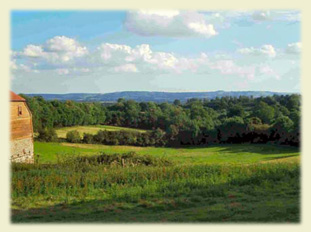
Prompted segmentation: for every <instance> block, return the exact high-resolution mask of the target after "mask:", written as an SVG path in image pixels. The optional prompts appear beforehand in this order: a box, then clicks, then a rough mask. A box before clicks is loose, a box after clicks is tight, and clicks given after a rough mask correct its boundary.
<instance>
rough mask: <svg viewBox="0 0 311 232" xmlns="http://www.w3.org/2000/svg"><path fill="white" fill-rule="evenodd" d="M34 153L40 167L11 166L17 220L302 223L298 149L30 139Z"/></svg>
mask: <svg viewBox="0 0 311 232" xmlns="http://www.w3.org/2000/svg"><path fill="white" fill-rule="evenodd" d="M129 152H132V153H130V154H128V153H129ZM35 153H36V154H38V155H39V156H38V157H37V159H38V161H39V163H38V164H34V165H13V166H12V170H13V174H12V190H11V195H12V221H13V222H16V223H19V222H23V223H24V222H31V223H33V222H57V223H60V222H131V223H135V222H159V223H165V222H213V223H215V222H216V223H218V222H219V223H226V222H280V223H281V222H299V220H300V219H299V218H300V216H299V215H300V203H299V198H300V197H299V194H300V193H299V192H300V181H299V180H300V165H299V150H298V149H297V148H291V147H278V146H273V145H249V144H248V145H246V144H242V145H222V146H211V147H186V148H162V147H132V146H105V145H90V144H69V143H45V142H35ZM125 153H127V154H125ZM101 154H102V155H101ZM103 154H104V156H105V157H106V159H107V157H112V160H114V161H113V162H110V163H107V162H99V160H100V159H99V158H100V157H102V156H103ZM120 154H125V155H121V156H120ZM79 157H84V158H83V159H79ZM113 157H114V158H113ZM81 160H82V161H81ZM163 161H164V162H163Z"/></svg>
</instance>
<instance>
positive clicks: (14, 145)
mask: <svg viewBox="0 0 311 232" xmlns="http://www.w3.org/2000/svg"><path fill="white" fill-rule="evenodd" d="M11 161H12V162H14V163H34V151H33V139H32V137H30V138H24V139H17V140H11Z"/></svg>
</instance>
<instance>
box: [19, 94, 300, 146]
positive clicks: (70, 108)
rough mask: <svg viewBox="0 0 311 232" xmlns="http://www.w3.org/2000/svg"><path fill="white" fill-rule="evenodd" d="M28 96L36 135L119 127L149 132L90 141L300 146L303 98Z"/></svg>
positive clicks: (99, 136)
mask: <svg viewBox="0 0 311 232" xmlns="http://www.w3.org/2000/svg"><path fill="white" fill-rule="evenodd" d="M22 96H23V97H24V98H26V100H27V103H28V106H29V108H30V110H31V112H32V114H33V126H34V131H36V132H40V131H44V130H47V129H46V128H57V127H68V126H75V125H98V124H105V125H115V126H124V127H132V128H139V129H147V130H150V132H147V133H143V134H141V133H134V132H132V133H130V132H122V131H121V132H108V131H100V132H99V133H98V134H97V135H94V136H91V135H85V136H84V139H83V141H84V142H87V143H93V142H94V143H104V144H131V145H140V146H147V145H161V146H163V145H170V146H181V145H206V144H214V143H244V142H245V143H277V144H284V145H293V146H299V144H300V104H301V99H300V95H298V94H292V95H281V96H278V95H274V96H267V97H258V98H253V97H247V96H240V97H222V98H215V99H195V98H193V99H189V100H187V102H185V103H181V101H180V100H175V101H174V102H173V103H155V102H136V101H134V100H125V99H122V98H121V99H119V100H118V101H117V102H116V103H115V104H112V105H109V106H105V105H103V104H101V103H99V102H91V103H90V102H88V103H87V102H74V101H65V102H64V101H58V100H52V101H46V100H44V99H43V98H42V97H40V96H35V97H28V96H25V95H22Z"/></svg>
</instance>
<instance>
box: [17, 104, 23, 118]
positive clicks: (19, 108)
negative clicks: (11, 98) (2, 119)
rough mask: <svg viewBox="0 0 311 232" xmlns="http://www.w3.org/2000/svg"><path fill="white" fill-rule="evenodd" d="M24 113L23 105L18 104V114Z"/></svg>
mask: <svg viewBox="0 0 311 232" xmlns="http://www.w3.org/2000/svg"><path fill="white" fill-rule="evenodd" d="M22 114H23V111H22V106H18V116H20V115H22Z"/></svg>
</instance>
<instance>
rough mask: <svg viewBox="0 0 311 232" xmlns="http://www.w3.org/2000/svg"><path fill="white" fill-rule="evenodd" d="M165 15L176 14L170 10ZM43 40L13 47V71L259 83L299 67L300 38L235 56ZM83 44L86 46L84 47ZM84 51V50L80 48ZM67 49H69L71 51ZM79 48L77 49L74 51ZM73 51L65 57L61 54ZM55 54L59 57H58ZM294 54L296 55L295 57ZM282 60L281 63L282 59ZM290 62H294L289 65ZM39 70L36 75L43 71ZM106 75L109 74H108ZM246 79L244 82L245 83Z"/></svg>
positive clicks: (142, 45)
mask: <svg viewBox="0 0 311 232" xmlns="http://www.w3.org/2000/svg"><path fill="white" fill-rule="evenodd" d="M167 17H175V16H173V14H172V15H168V16H167ZM48 41H49V42H47V43H44V44H42V45H32V46H30V45H28V46H26V47H25V49H23V51H21V52H12V55H11V57H12V58H11V70H12V73H13V74H14V76H18V75H19V76H20V77H21V78H22V76H24V75H26V74H29V75H33V74H34V73H36V72H39V71H40V72H41V73H42V74H44V76H45V75H48V73H52V74H53V75H52V74H51V76H52V77H55V74H57V75H58V76H59V77H61V76H75V77H78V76H80V77H83V76H85V77H86V76H93V75H95V76H98V77H99V76H103V75H102V74H107V75H108V76H109V75H111V74H113V73H114V75H119V76H123V77H126V74H131V76H134V75H135V76H138V75H143V76H145V78H149V77H151V76H163V75H168V76H172V77H174V76H176V75H179V74H182V75H179V76H180V77H182V76H187V75H189V78H191V76H193V75H200V76H202V77H206V78H223V77H226V78H230V79H231V80H234V79H235V78H238V79H239V82H240V83H244V84H245V83H246V84H249V83H257V82H262V81H264V80H267V79H269V78H270V79H272V78H273V79H281V78H282V79H283V74H284V73H283V71H282V70H283V69H284V70H285V68H284V67H287V66H291V68H293V66H294V67H296V66H297V64H296V63H294V64H292V62H293V58H295V57H294V56H291V59H288V56H290V55H288V56H286V54H287V53H288V52H289V53H294V52H297V50H298V48H301V44H300V43H294V44H289V45H288V47H287V48H284V49H283V50H280V49H278V54H281V55H278V58H277V59H267V57H275V56H276V49H275V48H274V47H273V46H272V45H269V44H266V45H263V46H261V47H259V48H254V47H250V48H242V49H239V50H238V52H239V53H240V54H245V55H249V56H255V57H256V58H255V59H254V58H251V57H249V56H236V54H230V53H224V52H222V53H213V54H207V53H204V52H203V53H201V54H197V55H194V54H193V55H191V56H182V55H179V54H175V53H172V52H164V51H153V50H152V48H151V47H150V45H149V44H140V45H137V46H135V47H131V46H128V45H126V44H112V43H103V44H101V45H99V46H98V47H97V48H94V49H93V50H88V49H87V48H86V47H83V46H81V45H79V43H78V41H75V40H73V39H69V40H67V39H64V37H63V36H59V37H57V39H55V37H54V38H52V39H51V40H48ZM81 49H82V50H81ZM81 51H83V52H81ZM68 54H69V55H68ZM72 54H76V55H72ZM65 55H67V56H69V57H71V60H70V62H69V61H68V62H66V61H64V60H63V59H61V58H62V57H64V56H65ZM51 57H53V58H58V59H59V60H58V62H56V61H55V60H54V59H52V58H51ZM294 60H295V59H294ZM282 62H283V63H282ZM287 64H290V65H287ZM39 76H40V75H38V77H39ZM104 76H105V75H104ZM244 84H243V85H244Z"/></svg>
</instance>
